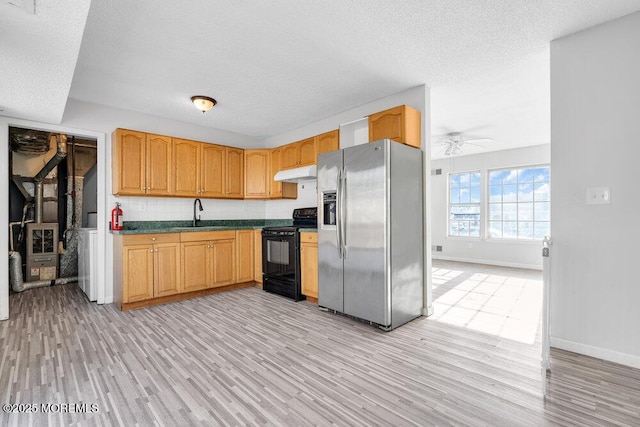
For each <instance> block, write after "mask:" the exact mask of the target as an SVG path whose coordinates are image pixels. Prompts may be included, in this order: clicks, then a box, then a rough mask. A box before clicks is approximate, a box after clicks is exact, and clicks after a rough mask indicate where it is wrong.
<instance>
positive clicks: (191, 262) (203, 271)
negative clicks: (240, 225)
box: [181, 230, 251, 292]
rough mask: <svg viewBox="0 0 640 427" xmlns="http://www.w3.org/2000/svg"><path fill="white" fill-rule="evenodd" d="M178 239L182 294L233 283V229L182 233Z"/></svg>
mask: <svg viewBox="0 0 640 427" xmlns="http://www.w3.org/2000/svg"><path fill="white" fill-rule="evenodd" d="M249 231H251V230H249ZM181 240H182V243H181V247H182V266H183V269H182V283H183V291H184V292H192V291H199V290H202V289H209V288H215V287H219V286H225V285H231V284H233V283H236V230H225V231H203V232H197V233H196V232H189V233H182V237H181Z"/></svg>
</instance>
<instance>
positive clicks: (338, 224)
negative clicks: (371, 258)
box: [336, 168, 342, 259]
mask: <svg viewBox="0 0 640 427" xmlns="http://www.w3.org/2000/svg"><path fill="white" fill-rule="evenodd" d="M341 183H342V168H338V176H337V179H336V243H337V244H336V246H337V248H338V257H340V259H342V236H341V231H342V230H341V227H342V218H340V214H341V212H340V209H341V205H342V200H341V199H340V196H341V194H342V191H341V189H340V184H341Z"/></svg>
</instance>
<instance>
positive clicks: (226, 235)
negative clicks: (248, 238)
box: [180, 230, 236, 242]
mask: <svg viewBox="0 0 640 427" xmlns="http://www.w3.org/2000/svg"><path fill="white" fill-rule="evenodd" d="M235 238H236V231H235V230H224V231H190V232H188V233H180V241H181V242H200V241H202V240H228V239H232V240H234V239H235Z"/></svg>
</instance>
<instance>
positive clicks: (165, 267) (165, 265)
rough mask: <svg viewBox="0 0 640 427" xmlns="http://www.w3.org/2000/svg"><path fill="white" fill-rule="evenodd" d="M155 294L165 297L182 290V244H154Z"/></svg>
mask: <svg viewBox="0 0 640 427" xmlns="http://www.w3.org/2000/svg"><path fill="white" fill-rule="evenodd" d="M154 257H155V259H154V290H153V296H155V297H163V296H166V295H173V294H177V293H178V292H180V279H181V277H180V244H179V243H159V244H156V245H154Z"/></svg>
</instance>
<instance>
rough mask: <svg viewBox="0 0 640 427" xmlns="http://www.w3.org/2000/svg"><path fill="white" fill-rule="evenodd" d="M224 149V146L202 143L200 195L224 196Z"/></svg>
mask: <svg viewBox="0 0 640 427" xmlns="http://www.w3.org/2000/svg"><path fill="white" fill-rule="evenodd" d="M226 155H227V154H226V150H225V147H224V146H221V145H214V144H202V161H201V164H200V168H201V171H202V182H201V187H202V188H200V195H201V196H202V197H224V196H225V182H226V179H227V174H226V163H227V162H226Z"/></svg>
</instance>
